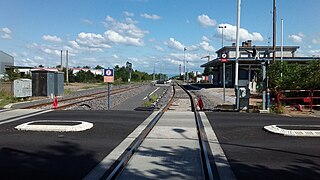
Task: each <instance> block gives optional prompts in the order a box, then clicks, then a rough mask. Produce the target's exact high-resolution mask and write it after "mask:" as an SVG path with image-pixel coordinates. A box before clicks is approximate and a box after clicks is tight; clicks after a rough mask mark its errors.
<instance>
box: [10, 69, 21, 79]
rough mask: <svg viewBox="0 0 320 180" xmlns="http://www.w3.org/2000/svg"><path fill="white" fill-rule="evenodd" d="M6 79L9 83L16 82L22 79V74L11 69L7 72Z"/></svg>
mask: <svg viewBox="0 0 320 180" xmlns="http://www.w3.org/2000/svg"><path fill="white" fill-rule="evenodd" d="M6 77H7V78H8V80H9V81H14V80H16V79H19V78H21V74H20V72H19V70H18V69H14V68H10V69H7V70H6Z"/></svg>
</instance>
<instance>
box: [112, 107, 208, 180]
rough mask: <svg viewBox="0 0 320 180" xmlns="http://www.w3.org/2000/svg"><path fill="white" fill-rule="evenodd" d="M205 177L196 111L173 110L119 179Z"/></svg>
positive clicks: (146, 141)
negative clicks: (195, 118) (195, 117)
mask: <svg viewBox="0 0 320 180" xmlns="http://www.w3.org/2000/svg"><path fill="white" fill-rule="evenodd" d="M173 124H174V125H178V126H173ZM203 178H204V175H203V170H202V164H201V156H200V146H199V142H198V136H197V130H196V124H195V120H194V114H193V113H192V112H173V111H170V112H166V113H164V115H163V116H162V118H161V119H160V120H159V121H158V123H157V124H156V125H155V127H154V128H153V129H152V130H151V132H150V133H149V134H148V136H147V138H146V139H145V140H144V141H143V142H142V144H141V146H140V147H139V148H138V150H137V152H136V153H135V154H134V155H133V157H132V158H131V159H130V161H129V162H128V164H127V166H126V167H125V169H124V170H123V171H122V173H121V174H120V175H119V177H118V179H203Z"/></svg>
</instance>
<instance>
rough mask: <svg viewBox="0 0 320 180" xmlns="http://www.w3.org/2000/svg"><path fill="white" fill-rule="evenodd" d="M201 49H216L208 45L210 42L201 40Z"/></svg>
mask: <svg viewBox="0 0 320 180" xmlns="http://www.w3.org/2000/svg"><path fill="white" fill-rule="evenodd" d="M199 45H200V47H201V49H203V50H204V51H208V52H215V51H216V49H215V48H214V47H213V46H210V44H209V43H208V42H207V41H202V42H201V43H200V44H199Z"/></svg>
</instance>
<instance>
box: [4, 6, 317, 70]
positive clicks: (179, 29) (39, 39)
mask: <svg viewBox="0 0 320 180" xmlns="http://www.w3.org/2000/svg"><path fill="white" fill-rule="evenodd" d="M272 3H273V1H272V0H242V3H241V28H242V30H241V32H240V38H241V41H244V40H248V39H251V40H252V41H253V44H255V45H268V41H269V38H271V40H270V42H271V43H270V45H272ZM319 8H320V1H319V0H292V1H285V0H277V45H280V43H281V42H280V40H281V28H280V27H281V26H280V25H281V19H284V45H297V46H300V49H299V51H298V55H300V56H320V21H319V20H320V18H319V13H318V12H319ZM236 9H237V0H92V1H89V0H68V1H62V0H55V1H49V0H32V1H25V0H6V1H4V0H0V50H2V51H4V52H7V53H8V54H10V55H12V56H14V58H15V65H24V66H38V65H40V64H41V65H44V66H46V67H55V66H56V65H59V64H60V50H63V51H64V55H63V56H65V50H68V51H69V66H71V67H77V66H84V65H88V66H91V67H95V66H96V65H101V66H103V67H113V66H115V65H117V64H118V65H120V66H123V65H125V63H126V62H127V61H130V62H132V64H133V68H134V69H137V70H140V71H145V72H148V73H152V71H153V67H154V66H155V67H156V68H155V69H156V72H163V73H167V74H178V73H179V64H182V65H183V59H184V53H183V48H184V47H186V48H187V50H186V53H185V58H186V60H187V61H188V70H189V71H203V69H202V68H200V65H201V64H203V63H205V62H206V60H205V59H201V57H203V56H207V55H210V56H211V57H212V58H215V56H216V55H215V51H216V50H218V49H219V48H221V29H219V28H218V26H219V25H226V26H227V28H226V29H224V45H231V43H232V42H235V28H236V27H235V25H236V15H237V12H236ZM63 59H65V57H63Z"/></svg>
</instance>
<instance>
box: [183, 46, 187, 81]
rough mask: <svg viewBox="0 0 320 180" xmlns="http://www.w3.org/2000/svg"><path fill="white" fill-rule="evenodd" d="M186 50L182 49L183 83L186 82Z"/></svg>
mask: <svg viewBox="0 0 320 180" xmlns="http://www.w3.org/2000/svg"><path fill="white" fill-rule="evenodd" d="M186 50H187V48H185V47H184V48H183V64H184V65H183V82H186Z"/></svg>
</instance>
